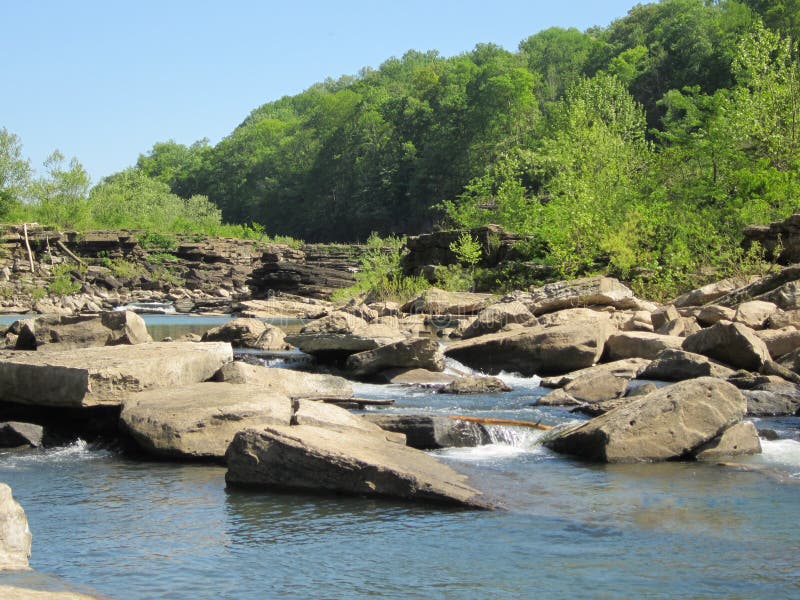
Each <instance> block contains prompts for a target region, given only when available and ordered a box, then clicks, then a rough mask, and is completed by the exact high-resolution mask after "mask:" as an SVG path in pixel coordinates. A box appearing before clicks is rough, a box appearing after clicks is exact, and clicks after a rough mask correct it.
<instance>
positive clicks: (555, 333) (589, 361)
mask: <svg viewBox="0 0 800 600" xmlns="http://www.w3.org/2000/svg"><path fill="white" fill-rule="evenodd" d="M609 333H610V325H609V324H608V323H607V322H598V323H597V325H596V326H593V327H585V326H583V324H581V323H571V324H567V325H558V326H555V327H548V328H541V327H530V328H523V329H520V330H515V331H510V332H507V333H506V332H501V333H493V334H489V335H484V336H481V337H477V338H472V339H470V340H462V341H460V342H453V343H452V344H450V345H449V346H448V347H447V348H445V355H446V356H450V357H452V358H455V359H456V360H457V361H459V362H461V363H463V364H465V365H467V366H468V367H470V368H473V369H478V370H481V371H483V372H485V373H491V374H497V373H499V372H500V371H507V372H518V373H522V374H523V375H528V376H529V375H537V374H548V373H569V372H570V371H576V370H578V369H584V368H586V367H589V366H591V365H593V364H594V363H596V362H597V361H598V360H599V359H600V356H601V355H602V353H603V348H604V346H605V343H606V340H607V339H608V336H609Z"/></svg>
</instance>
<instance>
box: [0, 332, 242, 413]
mask: <svg viewBox="0 0 800 600" xmlns="http://www.w3.org/2000/svg"><path fill="white" fill-rule="evenodd" d="M232 360H233V351H232V349H231V346H230V344H224V343H222V342H214V343H208V344H192V343H179V342H167V343H163V342H156V343H150V344H137V345H135V346H108V347H100V348H97V347H95V348H83V349H79V350H67V351H60V352H56V351H49V352H45V353H40V352H26V353H18V354H15V355H14V356H12V357H9V358H5V359H3V360H0V397H2V398H3V399H4V400H6V401H9V402H16V403H18V404H28V405H34V406H71V407H87V406H98V405H120V404H122V402H123V400H124V399H125V398H127V397H128V396H129V395H130V394H133V393H137V392H141V391H144V390H150V389H161V388H171V387H179V386H184V385H188V384H191V383H197V382H200V381H205V380H207V379H209V378H211V377H212V376H213V375H214V373H216V372H217V371H218V370H219V369H220V368H221V367H222V366H223V365H224V364H226V363H228V362H230V361H232Z"/></svg>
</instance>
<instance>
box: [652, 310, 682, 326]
mask: <svg viewBox="0 0 800 600" xmlns="http://www.w3.org/2000/svg"><path fill="white" fill-rule="evenodd" d="M680 317H681V315H680V313H679V312H678V309H677V308H675V306H674V305H673V304H667V305H666V306H662V307H660V308H659V309H658V310H655V311H653V313H652V314H651V315H650V321H652V323H653V329H654V330H656V331H658V330H659V329H661V328H662V327H664V326H665V325H666V324H667V323H670V322H671V321H676V320H678V319H680Z"/></svg>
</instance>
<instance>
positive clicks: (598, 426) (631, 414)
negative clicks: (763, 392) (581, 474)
mask: <svg viewBox="0 0 800 600" xmlns="http://www.w3.org/2000/svg"><path fill="white" fill-rule="evenodd" d="M746 410H747V404H746V402H745V399H744V397H743V396H742V394H741V392H740V391H739V390H738V389H737V388H736V387H734V386H733V385H731V384H730V383H727V382H725V381H721V380H718V379H713V378H710V377H702V378H699V379H692V380H689V381H683V382H680V383H676V384H674V385H671V386H669V387H665V388H661V389H659V390H657V391H655V392H652V393H650V394H648V395H646V396H642V397H640V398H633V399H631V400H630V402H627V403H626V404H624V405H623V406H620V407H619V408H615V409H613V410H610V411H609V412H607V413H605V414H604V415H602V416H600V417H597V418H595V419H592V420H591V421H589V422H587V423H585V424H583V425H580V426H578V427H575V428H573V429H571V430H568V431H566V432H564V433H562V434H560V435H559V436H557V437H555V438H554V439H552V440H550V441H549V442H547V446H548V447H550V448H551V449H553V450H555V451H557V452H562V453H565V454H571V455H574V456H579V457H582V458H586V459H588V460H594V461H602V462H637V461H660V460H669V459H674V458H681V457H684V456H689V455H691V454H692V453H693V452H694V451H695V450H697V449H698V448H699V447H700V446H702V445H703V444H705V443H707V442H709V441H710V440H712V439H714V438H715V437H717V436H718V435H719V434H720V433H721V432H722V431H724V430H725V429H727V428H728V427H730V426H731V425H733V424H734V423H737V422H739V421H740V420H741V419H742V418H743V417H744V415H745V412H746Z"/></svg>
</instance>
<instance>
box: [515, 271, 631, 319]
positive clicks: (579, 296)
mask: <svg viewBox="0 0 800 600" xmlns="http://www.w3.org/2000/svg"><path fill="white" fill-rule="evenodd" d="M517 299H518V300H520V301H521V302H522V303H523V304H525V305H526V306H527V307H528V310H530V311H531V313H533V314H534V315H541V314H544V313H548V312H554V311H557V310H562V309H565V308H574V307H578V306H613V307H614V308H618V309H629V308H640V307H641V302H640V301H639V300H637V299H636V297H635V296H634V294H633V291H632V290H631V289H630V288H628V287H626V286H624V285H623V284H621V283H620V282H619V281H617V280H616V279H613V278H611V277H587V278H584V279H574V280H570V281H558V282H555V283H548V284H546V285H544V286H541V287H537V288H532V289H531V290H530V292H529V293H528V294H527V295H519V296H518V298H517Z"/></svg>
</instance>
